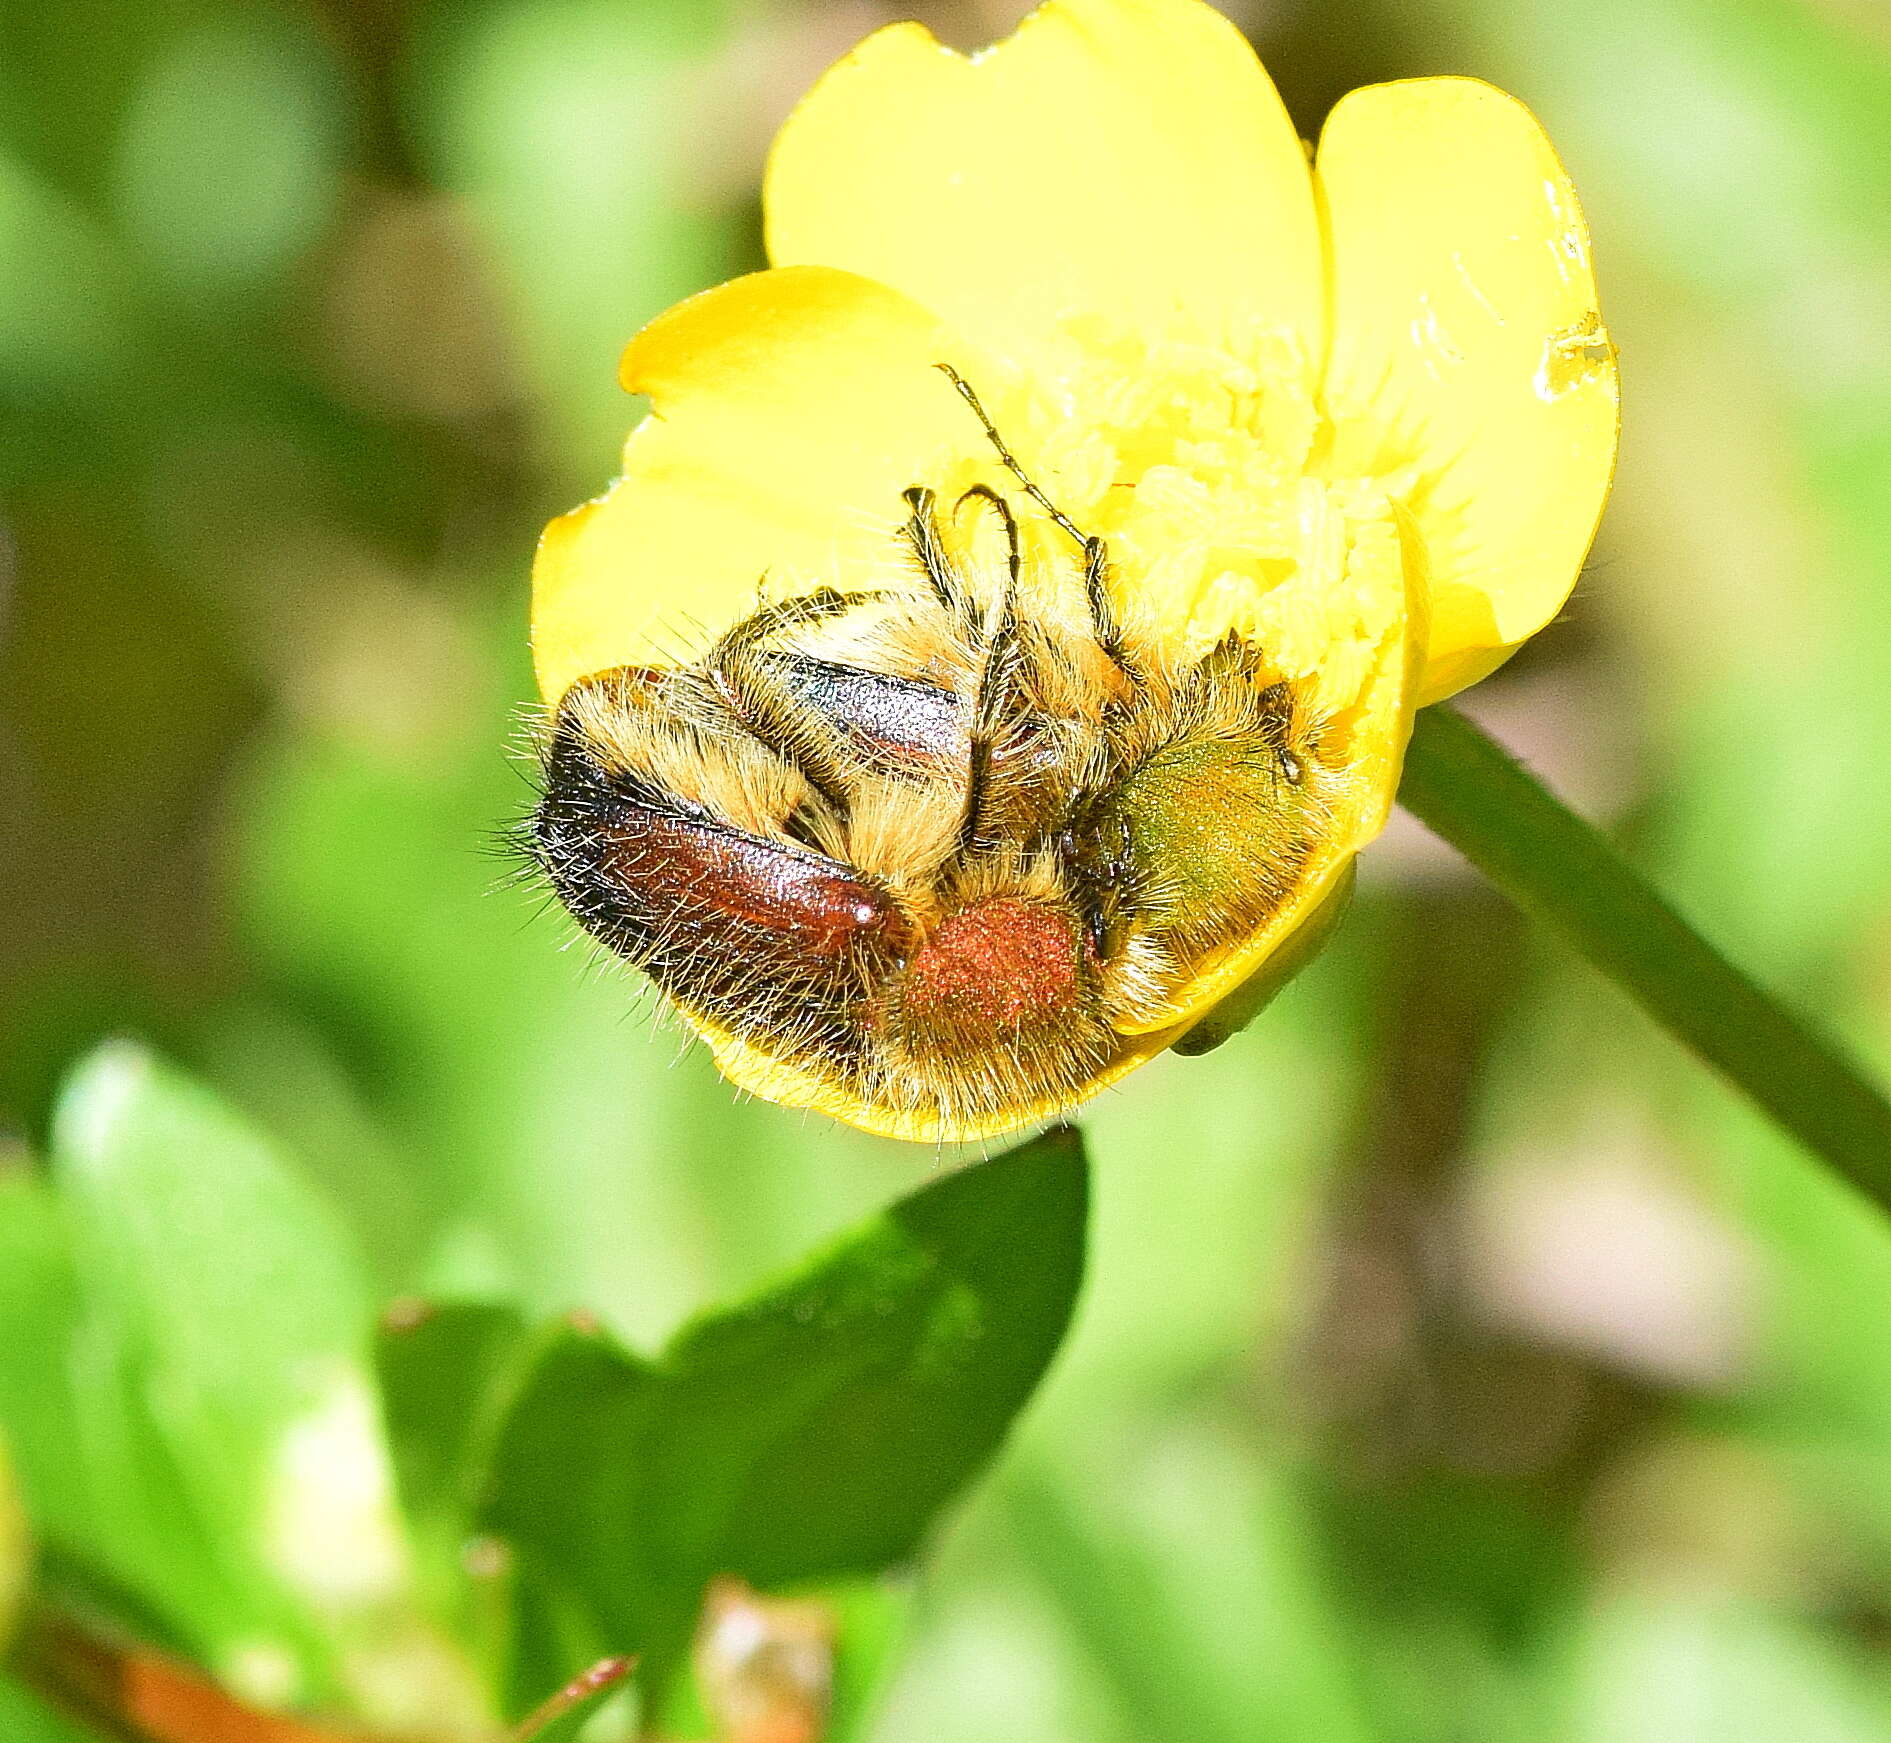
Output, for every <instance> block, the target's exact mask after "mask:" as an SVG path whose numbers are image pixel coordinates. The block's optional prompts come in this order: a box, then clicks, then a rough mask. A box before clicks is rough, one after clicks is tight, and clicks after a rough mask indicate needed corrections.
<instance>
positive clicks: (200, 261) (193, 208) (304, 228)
mask: <svg viewBox="0 0 1891 1743" xmlns="http://www.w3.org/2000/svg"><path fill="white" fill-rule="evenodd" d="M338 83H339V82H338V80H337V78H336V75H335V69H334V68H333V67H332V65H330V64H329V61H328V57H327V54H326V52H325V45H324V43H323V40H322V38H321V36H320V35H319V34H318V33H317V32H316V31H315V30H314V29H313V28H311V27H310V26H309V25H308V24H307V23H306V22H303V21H300V20H298V19H297V18H296V17H295V16H294V14H293V13H291V12H290V11H288V10H277V9H275V8H270V9H267V10H265V9H262V8H249V7H241V6H226V7H223V8H220V9H219V12H218V15H217V16H216V17H215V18H214V20H213V21H209V22H205V23H203V24H200V25H198V26H196V27H195V28H186V29H183V30H180V31H178V32H176V33H175V34H174V35H173V36H172V37H171V38H170V40H169V41H167V42H166V43H165V44H164V45H163V47H162V48H161V49H160V50H159V51H158V52H157V53H155V54H154V55H153V56H152V57H151V58H150V59H149V60H148V61H146V62H145V64H144V65H143V66H142V67H141V68H140V70H139V77H138V83H137V88H136V90H135V91H134V92H133V93H132V96H131V100H130V102H129V104H128V105H127V108H126V112H125V114H124V116H123V118H122V120H121V123H120V132H119V138H118V162H117V166H116V168H117V176H116V187H115V189H114V193H115V196H116V205H117V209H118V213H119V216H120V220H121V222H122V224H123V227H124V229H125V231H126V232H127V233H128V234H129V235H130V236H131V237H133V238H134V239H135V240H136V241H137V242H138V243H139V244H140V245H141V246H142V249H143V251H144V254H145V256H146V258H147V260H148V261H149V262H150V264H151V266H152V267H154V268H155V269H156V272H157V275H158V277H159V278H160V279H161V280H162V281H164V282H166V283H167V285H168V288H170V289H171V290H172V291H173V292H174V293H176V294H177V295H178V296H180V297H181V298H184V299H187V300H190V301H193V302H195V301H197V300H199V299H223V298H227V297H229V296H230V295H232V294H235V293H241V292H245V291H249V290H252V289H255V288H257V287H259V286H261V285H262V284H264V283H265V282H267V281H268V280H270V279H271V278H274V277H276V276H278V275H280V274H281V273H282V272H283V270H284V269H285V268H286V267H287V266H288V265H289V264H290V263H291V262H292V261H293V259H294V258H295V256H296V255H297V254H298V253H299V252H300V251H301V249H302V248H304V247H305V246H306V245H307V244H308V243H309V242H311V241H313V240H314V239H315V238H316V237H317V236H319V235H320V234H321V232H322V230H323V228H324V227H325V225H326V224H327V223H328V221H329V218H330V216H331V213H332V211H333V208H334V206H335V203H336V200H337V197H338V195H339V192H340V187H341V176H340V168H341V166H340V161H339V156H340V148H341V143H342V142H341V137H340V134H341V128H340V120H341V117H340V114H339V90H338Z"/></svg>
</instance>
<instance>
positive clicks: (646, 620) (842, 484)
mask: <svg viewBox="0 0 1891 1743" xmlns="http://www.w3.org/2000/svg"><path fill="white" fill-rule="evenodd" d="M950 355H951V348H950V345H949V336H948V335H947V334H946V333H945V331H944V330H943V329H942V328H941V326H940V324H939V322H938V321H937V320H936V319H935V318H934V317H933V316H932V315H930V314H928V313H927V312H926V311H925V310H923V309H921V308H919V307H917V306H916V305H915V304H913V303H911V302H909V301H908V300H907V299H906V298H905V297H903V296H901V295H899V293H898V292H896V291H892V290H889V289H887V288H886V287H885V286H884V285H878V284H872V283H869V282H868V281H867V280H865V279H861V278H856V277H854V276H853V275H852V274H850V273H844V272H834V271H831V270H828V269H826V268H823V267H800V268H794V269H790V270H786V271H779V272H765V273H756V274H753V275H752V276H750V277H748V278H742V279H737V280H735V281H734V282H733V283H731V284H726V285H723V286H721V287H720V288H719V289H717V290H713V291H708V292H706V293H705V294H704V295H702V296H699V297H694V298H692V299H691V300H690V301H688V302H686V303H681V304H679V305H678V306H677V307H676V308H674V309H672V310H670V311H669V312H668V313H667V314H665V315H662V316H660V317H659V318H658V319H657V320H655V321H653V322H652V323H651V324H650V325H649V326H648V327H646V328H645V329H644V330H643V331H642V332H641V333H640V334H638V336H637V337H636V338H635V339H634V340H633V341H632V342H631V345H630V348H629V350H628V351H626V352H625V354H624V368H623V374H624V385H625V386H626V387H627V388H629V389H631V390H632V391H633V392H637V393H647V394H649V395H650V398H651V401H652V404H653V407H654V410H653V414H652V415H651V416H650V417H649V418H648V419H646V420H645V421H644V423H643V424H641V425H640V426H639V427H638V429H637V430H636V432H635V433H634V434H633V435H632V436H631V438H630V442H629V444H628V445H627V446H626V448H625V451H624V475H623V477H622V478H621V479H619V481H618V482H617V483H616V484H615V485H614V486H613V487H612V488H611V489H610V491H609V492H607V493H606V494H605V495H604V496H601V497H599V498H598V499H597V500H596V501H594V502H591V503H587V504H586V505H585V506H584V507H583V508H580V509H578V510H576V511H575V512H573V513H571V514H568V515H565V516H563V517H561V518H560V519H558V520H555V521H553V522H552V524H551V525H550V526H549V527H548V528H547V529H546V531H545V535H544V538H543V539H542V541H541V542H540V545H539V552H538V560H537V563H536V565H535V567H534V569H533V575H532V649H533V657H534V660H535V662H536V665H537V669H538V680H539V688H540V691H541V693H542V694H543V696H544V698H545V700H546V702H547V703H548V704H551V705H554V706H555V705H556V703H557V701H558V699H559V697H561V696H562V695H563V694H564V693H565V691H566V689H567V688H568V687H569V686H570V685H571V684H572V683H573V682H574V681H575V680H577V679H579V678H582V677H585V676H587V675H588V674H590V673H593V672H599V671H605V670H608V669H609V668H611V667H613V666H621V665H671V664H674V663H677V662H678V661H681V660H686V659H689V658H692V657H694V656H695V655H696V654H698V653H700V652H701V651H702V650H703V648H704V647H705V646H706V645H707V643H708V642H709V641H710V640H712V639H713V638H714V637H715V636H716V635H717V634H719V633H720V632H721V631H722V630H724V629H726V628H728V626H729V625H730V624H731V623H733V622H734V621H736V620H737V619H738V618H740V617H742V616H745V615H746V614H747V613H748V612H750V611H752V610H754V609H755V607H756V605H757V603H758V602H759V600H760V599H761V598H762V597H764V596H774V595H776V594H779V593H798V592H806V591H809V590H810V589H812V588H813V587H815V586H818V585H820V584H821V582H822V581H824V580H830V579H834V578H836V577H838V576H839V575H840V573H841V572H842V571H843V570H849V571H851V572H852V573H853V574H854V575H855V576H856V577H857V576H858V574H859V572H860V567H861V565H862V564H868V565H874V564H877V565H880V566H882V567H883V566H884V564H885V562H886V560H887V554H888V553H889V551H890V550H891V549H892V539H891V529H892V528H894V527H895V526H897V525H898V523H899V522H900V521H901V520H902V519H903V518H904V516H905V514H906V508H905V505H904V504H903V503H902V502H901V501H900V496H899V493H900V491H901V490H902V489H904V488H905V487H906V486H907V485H908V484H911V483H912V482H913V481H914V480H915V479H916V478H918V477H920V476H921V475H922V473H923V470H924V468H925V465H926V463H927V461H928V459H929V457H930V456H931V455H932V454H933V453H934V452H935V451H936V450H937V449H938V448H939V447H940V446H942V445H943V444H946V443H950V442H956V444H957V445H959V446H961V447H962V446H963V445H964V444H965V441H966V431H965V422H966V414H965V408H964V406H963V404H962V403H961V402H960V400H959V398H958V396H957V395H956V394H955V393H954V392H953V391H952V388H951V386H950V384H949V383H948V382H947V381H946V379H945V377H944V376H943V375H941V374H940V373H939V371H938V370H937V369H936V368H934V367H933V365H934V364H935V363H937V362H939V361H940V360H942V359H945V358H948V357H949V356H950Z"/></svg>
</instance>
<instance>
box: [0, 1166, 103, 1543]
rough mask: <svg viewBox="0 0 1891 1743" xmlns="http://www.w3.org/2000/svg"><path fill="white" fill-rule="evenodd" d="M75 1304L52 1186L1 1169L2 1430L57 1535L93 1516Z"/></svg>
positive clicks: (34, 1508) (30, 1493)
mask: <svg viewBox="0 0 1891 1743" xmlns="http://www.w3.org/2000/svg"><path fill="white" fill-rule="evenodd" d="M78 1311H79V1307H78V1296H77V1289H76V1283H75V1280H74V1278H73V1275H72V1264H71V1256H70V1253H69V1251H68V1246H67V1239H66V1231H65V1225H64V1222H63V1220H62V1218H61V1216H60V1212H59V1205H58V1201H57V1199H56V1198H55V1197H54V1195H53V1192H52V1189H51V1188H50V1187H49V1186H47V1185H46V1183H45V1182H44V1181H43V1180H40V1179H38V1178H36V1177H35V1176H33V1175H31V1174H29V1173H28V1172H27V1171H26V1170H25V1169H24V1168H12V1167H5V1166H0V1348H4V1349H5V1350H6V1352H7V1357H6V1360H5V1361H3V1362H0V1429H3V1430H4V1431H5V1433H6V1435H7V1437H8V1439H9V1441H10V1444H11V1449H12V1454H13V1461H14V1463H15V1465H16V1467H17V1475H18V1479H19V1483H20V1486H21V1489H22V1491H23V1493H24V1495H25V1497H26V1501H27V1505H28V1507H29V1509H30V1510H31V1512H32V1513H33V1514H34V1516H35V1517H36V1518H38V1519H39V1520H40V1522H41V1523H42V1525H45V1526H50V1527H51V1528H52V1529H54V1530H55V1531H61V1532H76V1531H81V1530H83V1529H84V1525H85V1522H86V1520H87V1517H88V1514H89V1506H88V1499H87V1493H86V1487H85V1481H84V1471H83V1467H82V1465H81V1462H80V1455H79V1443H78V1426H77V1422H76V1419H75V1416H74V1413H73V1399H72V1389H71V1375H70V1372H69V1367H68V1363H69V1360H70V1352H71V1344H72V1335H73V1327H74V1325H75V1323H76V1321H77V1317H78Z"/></svg>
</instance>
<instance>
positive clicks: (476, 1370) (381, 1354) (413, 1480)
mask: <svg viewBox="0 0 1891 1743" xmlns="http://www.w3.org/2000/svg"><path fill="white" fill-rule="evenodd" d="M525 1340H526V1328H525V1322H524V1320H522V1319H521V1318H520V1317H519V1314H518V1310H517V1309H516V1308H513V1307H509V1306H506V1305H504V1304H502V1303H499V1302H489V1301H449V1302H440V1303H434V1302H412V1303H400V1304H397V1305H396V1307H395V1308H393V1309H391V1310H390V1311H389V1312H388V1313H387V1314H385V1315H384V1316H383V1317H382V1321H381V1327H380V1332H379V1335H378V1337H377V1338H376V1340H375V1367H376V1371H377V1373H378V1375H379V1379H380V1386H381V1407H382V1410H383V1412H384V1414H385V1416H386V1419H387V1438H388V1449H389V1452H390V1453H391V1454H392V1456H393V1460H394V1477H395V1482H396V1485H397V1486H398V1488H399V1491H400V1498H401V1506H402V1510H403V1511H404V1512H405V1513H406V1515H407V1517H408V1519H409V1520H410V1521H412V1522H413V1523H414V1524H415V1525H416V1526H417V1527H419V1528H422V1529H431V1530H433V1531H434V1532H435V1533H436V1534H437V1535H438V1536H439V1537H440V1538H441V1539H442V1540H443V1541H444V1543H445V1544H446V1545H447V1546H448V1547H449V1548H450V1549H456V1548H457V1546H458V1542H459V1540H460V1538H461V1537H463V1536H464V1535H465V1531H466V1525H467V1516H468V1514H469V1512H470V1510H471V1507H472V1505H473V1501H474V1494H473V1488H474V1484H475V1481H476V1472H477V1469H478V1454H479V1452H480V1450H481V1446H480V1431H481V1430H482V1428H485V1427H489V1426H490V1424H489V1423H488V1421H487V1418H488V1417H489V1415H490V1414H491V1412H492V1410H493V1408H494V1407H495V1405H496V1403H497V1401H498V1400H497V1394H498V1388H499V1387H500V1384H501V1381H502V1377H503V1376H504V1374H505V1373H506V1372H507V1370H508V1369H509V1368H510V1367H511V1366H512V1364H513V1362H514V1361H515V1359H516V1358H517V1357H518V1356H519V1354H520V1352H521V1349H522V1346H523V1345H524V1343H525Z"/></svg>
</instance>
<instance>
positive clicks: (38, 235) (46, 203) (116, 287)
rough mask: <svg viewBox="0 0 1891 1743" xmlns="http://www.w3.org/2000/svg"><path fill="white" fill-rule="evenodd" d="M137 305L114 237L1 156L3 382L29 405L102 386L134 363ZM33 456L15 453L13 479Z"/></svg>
mask: <svg viewBox="0 0 1891 1743" xmlns="http://www.w3.org/2000/svg"><path fill="white" fill-rule="evenodd" d="M136 307H137V302H136V293H135V291H134V289H133V286H132V281H131V275H130V272H129V269H128V267H127V264H126V262H125V260H124V258H123V256H122V253H121V251H120V250H119V249H118V247H117V246H116V244H115V242H114V241H113V239H112V237H111V236H110V235H109V234H108V233H107V232H106V231H105V230H104V228H103V226H102V225H100V224H98V223H97V222H96V220H94V219H93V218H92V217H91V216H90V215H89V214H88V213H86V212H84V211H82V210H81V209H80V208H79V207H78V206H77V205H76V204H75V203H74V202H72V201H71V200H70V199H69V198H68V197H67V196H65V195H64V194H62V193H61V192H60V191H59V190H57V189H55V188H52V187H49V186H47V185H46V184H45V183H43V182H41V181H40V180H39V179H38V178H37V177H35V176H34V175H33V174H32V173H31V172H30V171H28V170H26V169H25V168H23V167H22V166H20V165H18V164H15V163H12V162H10V161H8V160H7V159H6V158H5V157H0V388H4V389H5V393H4V396H3V400H4V403H5V405H6V408H7V410H8V412H9V414H11V413H13V412H15V411H16V410H17V408H18V407H19V405H20V404H21V402H22V401H24V402H27V403H29V404H30V403H31V402H32V401H33V400H36V399H51V398H52V397H53V396H55V395H59V396H64V395H68V394H71V393H72V392H73V391H74V390H75V389H79V390H96V389H97V388H99V387H101V386H102V385H104V384H105V383H107V382H109V381H110V380H112V379H113V378H114V377H115V376H117V375H119V374H122V373H123V372H124V371H125V370H126V369H127V368H128V367H129V366H130V364H131V361H132V346H133V338H132V330H133V321H134V318H135V312H136ZM33 464H34V457H33V456H31V455H29V454H25V453H15V454H11V455H8V456H7V457H6V459H5V461H4V470H0V479H4V480H5V481H6V482H8V483H12V482H13V481H14V479H15V477H16V475H17V474H18V473H21V472H24V471H26V470H28V469H29V468H31V467H32V465H33Z"/></svg>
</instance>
